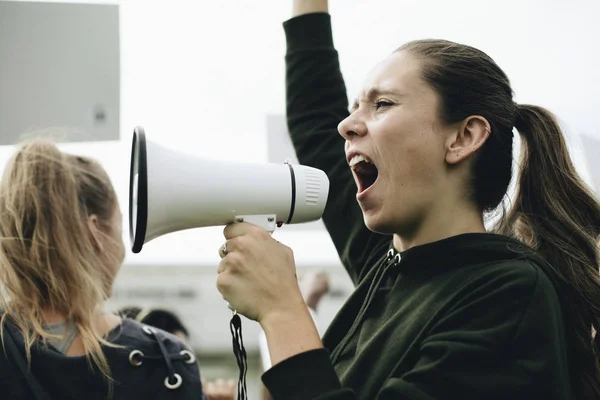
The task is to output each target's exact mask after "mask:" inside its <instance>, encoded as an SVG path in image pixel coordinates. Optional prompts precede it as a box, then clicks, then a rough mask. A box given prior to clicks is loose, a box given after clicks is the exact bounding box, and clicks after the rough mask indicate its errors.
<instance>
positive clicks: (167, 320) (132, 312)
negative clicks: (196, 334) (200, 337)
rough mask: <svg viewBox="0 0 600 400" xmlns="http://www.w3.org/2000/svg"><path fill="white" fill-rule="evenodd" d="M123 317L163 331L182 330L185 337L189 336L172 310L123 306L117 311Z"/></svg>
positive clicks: (173, 331)
mask: <svg viewBox="0 0 600 400" xmlns="http://www.w3.org/2000/svg"><path fill="white" fill-rule="evenodd" d="M119 314H120V315H121V316H123V317H127V318H131V319H134V320H136V321H138V322H141V323H143V324H146V325H150V326H153V327H155V328H158V329H162V330H163V331H165V332H169V333H175V332H177V331H180V332H183V334H184V335H185V336H186V337H189V336H190V334H189V331H188V330H187V328H186V327H185V325H183V323H182V322H181V319H179V317H178V316H177V315H176V314H175V313H173V312H172V311H168V310H162V309H156V308H154V309H149V310H144V309H142V308H139V307H124V308H122V309H121V310H120V311H119Z"/></svg>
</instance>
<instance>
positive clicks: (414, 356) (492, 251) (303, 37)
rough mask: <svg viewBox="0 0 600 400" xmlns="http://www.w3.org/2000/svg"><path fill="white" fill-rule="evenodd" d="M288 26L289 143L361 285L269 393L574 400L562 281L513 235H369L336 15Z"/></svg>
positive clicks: (269, 379) (270, 377) (271, 379)
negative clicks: (348, 124) (351, 148)
mask: <svg viewBox="0 0 600 400" xmlns="http://www.w3.org/2000/svg"><path fill="white" fill-rule="evenodd" d="M284 28H285V31H286V34H287V54H286V66H287V118H288V127H289V130H290V135H291V139H292V142H293V144H294V147H295V149H296V153H297V155H298V159H299V161H300V163H302V164H305V165H310V166H314V167H317V168H320V169H322V170H324V171H325V172H326V173H327V175H328V176H329V179H330V197H329V200H328V204H327V207H326V209H325V212H324V215H323V221H324V223H325V226H326V227H327V230H328V232H329V234H330V236H331V238H332V240H333V243H334V245H335V246H336V248H337V251H338V253H339V255H340V257H341V260H342V262H343V264H344V266H345V268H346V269H347V271H348V273H349V274H350V277H351V278H352V279H353V281H354V283H355V284H356V290H355V292H354V293H353V294H352V295H351V297H350V298H349V299H348V301H347V303H346V304H345V305H344V307H343V308H342V309H341V311H340V312H339V313H338V315H337V316H336V317H335V319H334V320H333V322H332V323H331V325H330V326H329V329H328V330H327V332H326V333H325V335H324V337H323V344H324V347H325V348H324V349H320V350H313V351H308V352H305V353H301V354H298V355H296V356H294V357H291V358H289V359H287V360H284V361H282V362H281V363H279V364H277V365H275V366H274V367H272V368H271V369H270V370H269V371H267V372H266V373H265V374H264V375H263V382H264V383H265V386H266V387H267V388H268V390H269V391H270V393H271V395H272V397H273V398H274V399H275V400H279V399H286V400H288V399H289V400H293V399H320V400H325V399H328V400H333V399H339V400H341V399H344V400H346V399H347V400H350V399H367V400H374V399H398V400H400V399H411V400H417V399H418V400H434V399H435V400H441V399H482V400H494V399H497V400H500V399H502V400H505V399H508V400H515V399H527V400H534V399H535V400H537V399H545V400H549V399H556V400H558V399H561V400H568V399H570V398H571V396H572V394H571V387H570V380H569V370H568V351H567V345H566V339H565V338H566V335H567V334H568V332H566V329H565V324H564V322H563V314H562V310H561V304H560V301H559V298H560V293H561V291H562V290H564V289H563V288H564V287H565V285H564V282H562V281H561V280H560V279H559V278H558V276H557V274H556V273H555V271H554V270H553V269H552V268H551V267H550V266H549V265H548V264H547V263H545V262H544V261H543V260H542V259H541V258H540V257H539V256H538V255H536V254H535V253H534V252H533V251H532V250H531V249H529V248H527V247H526V246H524V245H523V244H521V243H520V242H517V241H515V240H512V239H509V238H507V237H504V236H499V235H493V234H486V233H482V234H464V235H459V236H454V237H450V238H448V239H444V240H440V241H437V242H434V243H429V244H425V245H422V246H417V247H414V248H411V249H409V250H407V251H405V252H403V253H397V252H396V251H395V250H394V249H393V247H392V242H391V237H389V236H383V235H378V234H375V233H373V232H371V231H369V230H368V229H367V228H366V227H365V225H364V222H363V218H362V212H361V210H360V208H359V206H358V204H357V203H356V201H355V200H354V197H355V193H356V186H355V184H354V181H353V179H352V176H351V172H350V169H349V168H348V165H347V164H346V161H345V155H344V143H343V142H344V141H343V138H342V137H341V136H340V135H339V134H338V133H337V130H336V127H337V124H338V123H339V122H340V121H341V120H343V119H344V118H345V117H346V116H347V115H348V102H347V97H346V89H345V85H344V80H343V78H342V75H341V72H340V68H339V63H338V56H337V52H336V50H335V48H334V47H333V40H332V34H331V25H330V18H329V15H328V14H324V13H316V14H309V15H304V16H300V17H297V18H293V19H291V20H289V21H287V22H286V23H285V24H284ZM357 28H358V29H361V26H360V24H359V25H358V26H357ZM372 34H373V38H374V40H376V37H377V32H373V33H372Z"/></svg>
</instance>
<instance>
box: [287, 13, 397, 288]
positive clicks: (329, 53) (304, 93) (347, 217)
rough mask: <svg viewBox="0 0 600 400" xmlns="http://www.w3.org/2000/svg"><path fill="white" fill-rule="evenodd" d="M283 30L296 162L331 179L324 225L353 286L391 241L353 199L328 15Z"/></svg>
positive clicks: (343, 99)
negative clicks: (366, 220)
mask: <svg viewBox="0 0 600 400" xmlns="http://www.w3.org/2000/svg"><path fill="white" fill-rule="evenodd" d="M283 26H284V30H285V33H286V39H287V53H286V56H285V61H286V101H287V124H288V130H289V133H290V137H291V140H292V143H293V145H294V148H295V150H296V154H297V157H298V160H299V161H300V163H301V164H304V165H308V166H312V167H315V168H319V169H321V170H323V171H325V173H326V174H327V176H328V177H329V180H330V189H329V199H328V202H327V207H326V208H325V212H324V214H323V222H324V223H325V226H326V228H327V230H328V231H329V234H330V236H331V239H332V241H333V243H334V245H335V247H336V249H337V251H338V254H339V255H340V258H341V260H342V262H343V264H344V267H345V268H346V269H347V270H348V272H349V274H350V277H351V278H352V280H353V281H354V282H355V284H356V283H357V282H358V281H359V280H360V278H362V277H363V276H364V274H365V273H366V271H363V269H364V268H365V266H366V265H370V263H369V262H368V260H370V259H372V257H373V256H375V257H377V256H379V255H380V254H376V255H374V254H373V250H374V249H377V250H381V246H378V244H380V243H381V242H382V241H383V240H385V241H386V242H388V241H389V237H387V236H382V235H378V234H375V233H373V232H371V231H369V230H368V229H367V227H366V226H365V225H364V222H363V216H362V211H361V209H360V207H359V205H358V203H357V202H356V200H355V196H356V185H355V183H354V179H353V177H352V174H351V171H350V168H349V167H348V164H347V163H346V155H345V151H344V139H343V138H342V137H341V136H340V135H339V134H338V131H337V126H338V124H339V123H340V122H341V121H342V120H343V119H345V118H346V117H347V116H348V115H349V112H348V99H347V95H346V86H345V83H344V79H343V77H342V73H341V71H340V66H339V61H338V54H337V51H336V50H335V48H334V46H333V36H332V31H331V21H330V16H329V14H327V13H314V14H306V15H301V16H298V17H295V18H292V19H290V20H288V21H286V22H285V23H284V25H283ZM383 251H385V250H383Z"/></svg>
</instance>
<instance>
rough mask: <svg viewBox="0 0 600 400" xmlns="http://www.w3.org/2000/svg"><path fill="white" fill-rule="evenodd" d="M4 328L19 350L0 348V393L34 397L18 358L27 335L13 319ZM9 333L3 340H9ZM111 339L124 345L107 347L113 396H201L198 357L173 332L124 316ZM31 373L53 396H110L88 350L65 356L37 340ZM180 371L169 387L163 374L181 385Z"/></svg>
mask: <svg viewBox="0 0 600 400" xmlns="http://www.w3.org/2000/svg"><path fill="white" fill-rule="evenodd" d="M5 329H8V330H10V332H9V333H10V337H12V338H14V344H15V346H14V349H16V350H17V351H18V354H14V353H11V351H10V349H9V347H8V346H5V348H6V351H5V352H3V353H0V398H1V399H11V400H12V399H36V397H34V393H33V392H32V390H31V384H28V383H27V379H26V376H25V374H24V373H23V371H22V370H21V369H20V368H19V366H18V360H17V359H16V358H15V356H17V357H21V360H22V361H23V362H26V361H25V345H24V342H23V336H22V335H21V333H20V332H19V331H18V330H17V328H16V327H15V326H14V325H12V323H11V322H7V323H6V324H5ZM6 333H7V332H6V331H5V335H4V336H5V337H4V340H5V341H6V340H11V339H10V337H8V336H7V335H6ZM107 340H108V341H109V342H110V343H113V344H115V345H118V346H121V347H120V348H113V347H103V350H104V354H105V356H106V358H107V360H108V363H109V365H110V373H111V377H112V379H113V380H114V386H113V390H114V395H113V397H112V399H115V400H119V399H123V400H125V399H131V400H134V399H164V400H183V399H185V400H188V399H189V400H201V399H203V394H202V384H201V382H200V374H199V371H198V365H197V363H196V360H195V357H194V356H193V353H191V352H189V353H187V352H186V351H188V349H187V347H186V346H185V345H184V344H183V343H182V342H181V341H180V340H179V339H178V338H176V337H175V336H173V335H170V334H168V333H166V332H164V331H161V330H158V329H155V328H150V327H149V326H146V325H143V324H140V323H138V322H136V321H133V320H131V319H123V323H122V324H121V325H120V326H118V327H116V328H115V329H113V330H112V331H111V332H110V333H109V335H108V337H107ZM5 344H6V343H5ZM182 352H183V353H182ZM132 353H133V354H132ZM190 355H192V358H190ZM169 365H170V366H169ZM30 374H31V375H30V376H32V377H33V378H32V379H33V380H34V384H35V383H37V384H38V385H39V386H40V387H41V389H42V391H44V392H45V394H46V395H47V396H48V398H50V399H53V400H55V399H56V400H70V399H73V400H75V399H77V400H82V399H86V400H88V399H89V400H107V399H108V398H109V397H108V385H107V381H106V379H105V378H104V377H103V376H102V375H101V373H99V372H98V371H97V370H92V369H91V368H90V365H89V363H88V361H87V359H86V357H85V356H78V357H67V356H65V355H63V354H61V353H59V352H58V351H56V350H53V349H51V348H49V347H47V346H42V345H39V344H36V345H34V346H33V347H32V350H31V369H30ZM176 375H177V376H176ZM178 377H180V378H181V384H180V385H179V387H177V388H172V389H169V388H167V386H166V385H165V379H167V378H169V382H168V383H169V384H171V385H174V386H177V385H176V383H177V381H178V379H179V378H178Z"/></svg>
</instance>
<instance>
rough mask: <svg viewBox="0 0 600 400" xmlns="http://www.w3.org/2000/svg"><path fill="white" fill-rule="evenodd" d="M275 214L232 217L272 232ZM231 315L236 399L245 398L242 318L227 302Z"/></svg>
mask: <svg viewBox="0 0 600 400" xmlns="http://www.w3.org/2000/svg"><path fill="white" fill-rule="evenodd" d="M276 218H277V216H276V215H275V214H261V215H237V216H236V217H235V218H234V223H240V222H247V223H250V224H254V225H256V226H259V227H261V228H263V229H264V230H266V231H267V232H269V233H270V234H273V232H274V231H275V227H276V225H277V219H276ZM227 308H229V309H230V310H231V311H232V313H233V316H232V318H231V322H230V323H229V328H230V329H231V335H232V338H233V354H234V355H235V359H236V361H237V364H238V368H239V370H240V376H239V379H238V390H237V393H238V400H246V399H247V398H248V394H247V390H246V371H247V370H248V362H247V359H246V349H245V348H244V341H243V340H242V320H241V318H240V316H239V314H238V312H237V311H236V310H235V309H234V308H233V307H231V304H229V303H227Z"/></svg>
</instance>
